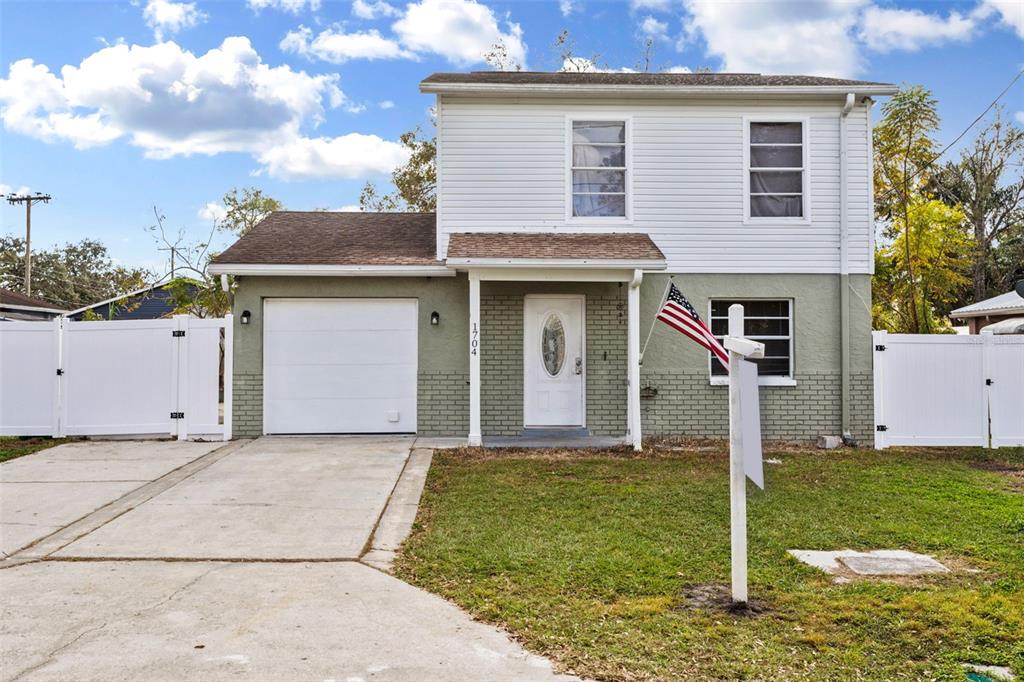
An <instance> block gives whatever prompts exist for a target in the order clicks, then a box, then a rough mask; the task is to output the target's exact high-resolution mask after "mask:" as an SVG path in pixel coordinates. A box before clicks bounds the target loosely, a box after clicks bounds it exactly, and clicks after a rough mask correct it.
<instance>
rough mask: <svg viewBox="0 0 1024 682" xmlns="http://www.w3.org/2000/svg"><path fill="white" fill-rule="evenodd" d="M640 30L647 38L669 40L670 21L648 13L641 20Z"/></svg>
mask: <svg viewBox="0 0 1024 682" xmlns="http://www.w3.org/2000/svg"><path fill="white" fill-rule="evenodd" d="M640 32H641V33H642V34H643V35H644V36H645V37H647V38H653V39H654V40H668V23H667V22H664V21H659V20H657V19H655V18H654V17H652V16H651V15H649V14H648V15H647V16H646V17H644V18H643V21H641V22H640Z"/></svg>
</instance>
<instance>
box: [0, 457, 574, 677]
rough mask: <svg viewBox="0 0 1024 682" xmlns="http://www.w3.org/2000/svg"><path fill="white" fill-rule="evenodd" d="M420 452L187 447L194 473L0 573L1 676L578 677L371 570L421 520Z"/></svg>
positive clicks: (144, 489) (27, 553)
mask: <svg viewBox="0 0 1024 682" xmlns="http://www.w3.org/2000/svg"><path fill="white" fill-rule="evenodd" d="M414 443H415V439H413V438H263V439H259V440H257V441H253V442H250V443H246V444H239V443H234V444H230V445H227V446H224V447H222V448H220V449H213V450H206V451H205V453H204V454H199V455H198V456H196V452H199V451H200V450H201V449H202V448H205V447H206V446H202V448H200V447H196V448H195V449H194V450H195V451H192V450H189V451H187V452H186V450H185V449H182V450H181V451H180V457H181V458H182V459H183V460H185V459H186V458H187V457H192V459H191V460H186V463H185V464H184V465H182V466H180V467H179V468H177V469H174V470H172V471H170V472H169V473H166V474H164V475H163V476H162V477H160V478H157V479H156V480H152V481H150V482H146V483H144V484H143V485H141V487H139V481H133V483H132V485H134V486H135V489H133V490H131V491H130V492H128V493H127V494H123V495H122V496H121V497H119V498H118V499H116V500H115V501H113V502H112V503H110V504H107V505H106V506H102V507H101V508H99V509H98V510H97V511H95V512H93V513H92V514H88V515H86V516H85V517H84V518H81V519H78V520H76V521H74V523H72V524H71V525H68V526H65V527H63V528H58V530H57V531H56V532H55V533H53V534H52V535H49V536H48V537H45V538H42V539H40V540H39V541H38V542H36V543H35V544H34V545H33V546H32V547H30V548H29V549H28V550H23V551H19V552H16V553H14V555H13V556H12V557H11V558H9V559H7V560H5V561H3V562H0V581H2V583H3V590H0V679H3V680H51V679H53V680H56V679H69V678H73V679H79V680H136V679H175V680H181V679H185V680H222V679H224V680H226V679H238V678H239V677H243V678H249V679H289V680H306V679H309V680H324V679H337V680H351V681H353V682H363V681H368V680H400V681H405V680H408V681H410V682H412V681H414V680H415V681H420V680H423V681H427V680H545V681H547V680H561V679H575V678H567V677H564V676H559V675H556V674H555V673H553V672H552V669H551V666H550V663H549V662H548V661H547V660H545V659H543V658H541V657H538V656H535V655H532V654H529V653H527V652H526V651H524V650H523V649H522V648H521V647H520V646H519V645H518V644H516V643H515V642H513V641H512V640H510V639H509V638H508V636H507V635H505V634H504V633H503V632H501V631H499V630H497V629H496V628H493V627H491V626H489V625H485V624H482V623H478V622H475V621H473V620H472V619H471V618H470V617H469V616H468V615H467V614H466V613H464V612H463V611H461V610H460V609H458V608H456V607H455V606H453V605H452V604H450V603H448V602H446V601H444V600H443V599H441V598H439V597H436V596H434V595H431V594H429V593H427V592H424V591H422V590H419V589H417V588H414V587H412V586H410V585H407V584H405V583H403V582H402V581H400V580H397V579H396V578H393V577H392V576H390V575H388V574H387V573H385V572H382V571H380V570H377V569H376V568H372V567H371V566H370V565H368V563H369V564H372V565H373V566H386V565H387V562H386V561H381V557H382V556H384V557H386V556H387V555H388V554H389V552H390V551H391V550H393V549H395V548H397V547H398V545H399V544H400V542H401V539H402V538H403V537H404V534H405V532H407V530H408V527H409V525H410V524H411V521H412V517H413V514H414V511H415V505H416V502H417V500H418V497H419V491H420V490H421V488H422V484H423V478H424V477H425V475H426V470H427V468H428V467H429V459H430V451H429V450H428V449H416V450H413V447H414ZM74 445H75V446H82V447H81V450H82V455H81V456H82V457H84V456H85V452H86V451H87V450H89V449H90V448H94V447H96V445H95V444H92V443H88V444H74ZM136 445H139V444H136ZM187 445H189V444H155V443H150V444H143V445H139V447H152V448H154V450H153V452H157V451H159V450H160V448H164V447H166V448H168V450H169V451H170V452H174V451H175V450H176V448H175V447H172V446H178V447H185V446H187ZM195 445H198V444H195ZM85 446H87V447H85ZM64 447H68V446H64ZM211 447H214V448H216V445H214V446H211ZM411 452H412V453H413V454H412V457H411V458H410V453H411ZM44 454H45V453H40V454H37V455H29V456H28V457H26V458H23V459H22V460H16V461H23V460H30V458H33V457H42V456H43V455H44ZM165 454H166V453H165ZM63 456H64V457H68V458H70V459H74V457H73V456H71V455H63ZM50 457H51V458H52V457H53V451H51V454H50ZM104 461H105V460H104ZM168 461H169V459H168ZM32 466H42V464H41V462H40V464H38V465H34V464H33V463H32V462H31V461H29V462H28V463H27V464H22V465H21V466H20V467H19V468H20V469H23V470H25V471H28V470H30V469H31V468H32ZM102 466H106V465H102ZM102 466H98V467H97V468H98V469H101V468H102ZM140 466H141V465H140ZM153 466H154V468H153V470H152V472H151V474H152V475H154V476H157V475H159V474H160V471H162V470H163V469H161V468H160V467H156V466H155V465H153ZM85 469H86V470H88V471H89V473H88V474H87V475H89V476H95V475H96V474H95V472H92V471H91V469H90V467H85ZM55 470H56V469H55ZM3 473H4V474H5V475H6V473H7V469H6V468H5V469H4V470H3ZM11 485H18V484H16V483H15V484H11ZM0 486H2V487H0V492H2V494H3V495H4V496H5V497H6V494H7V490H8V486H9V484H8V483H7V480H6V479H5V480H4V481H3V483H2V484H0ZM120 490H121V489H120V488H119V489H118V491H120ZM67 494H68V495H69V496H71V497H73V496H74V489H69V490H68V491H67ZM42 497H43V498H45V497H46V495H43V496H42ZM93 504H95V502H94V503H93ZM31 506H32V505H31V504H28V502H27V501H26V502H25V503H24V504H21V505H19V509H20V511H19V513H20V514H25V513H30V512H29V511H26V510H28V509H29V507H31ZM59 506H60V505H59V503H54V502H53V501H52V500H48V499H40V500H39V501H38V507H39V508H40V509H45V508H48V507H59ZM73 516H74V515H71V514H69V515H68V516H67V517H64V518H68V519H70V518H72V517H73ZM48 518H53V519H54V521H55V523H56V524H59V523H60V521H59V520H57V519H56V517H48ZM74 518H76V519H77V518H78V517H74ZM6 520H7V519H6V516H5V518H4V521H6ZM378 520H379V521H378ZM52 527H53V526H47V528H52ZM371 547H372V548H373V549H372V551H369V553H368V550H370V548H371ZM19 562H26V563H19ZM364 562H367V563H364Z"/></svg>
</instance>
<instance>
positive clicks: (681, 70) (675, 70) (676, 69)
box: [663, 66, 693, 73]
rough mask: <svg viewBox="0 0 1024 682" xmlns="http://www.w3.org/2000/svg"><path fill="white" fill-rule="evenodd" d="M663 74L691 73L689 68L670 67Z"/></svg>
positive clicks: (691, 70)
mask: <svg viewBox="0 0 1024 682" xmlns="http://www.w3.org/2000/svg"><path fill="white" fill-rule="evenodd" d="M663 73H693V69H691V68H690V67H689V66H670V67H668V68H667V69H665V70H664V72H663Z"/></svg>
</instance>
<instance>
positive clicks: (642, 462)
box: [396, 447, 1024, 680]
mask: <svg viewBox="0 0 1024 682" xmlns="http://www.w3.org/2000/svg"><path fill="white" fill-rule="evenodd" d="M766 456H769V457H777V458H780V459H781V460H782V464H779V465H765V466H766V478H767V492H764V493H762V492H760V491H758V490H757V489H756V488H754V487H753V486H751V488H750V495H749V498H748V499H749V502H748V504H749V519H750V520H749V544H750V582H751V588H750V589H751V598H752V599H756V600H760V601H761V602H763V603H764V605H765V606H766V608H767V611H766V612H764V613H762V614H760V615H758V616H755V617H750V616H742V617H740V616H735V615H732V614H730V613H728V612H727V611H725V610H722V609H716V608H704V609H699V608H698V609H695V608H693V607H692V604H691V603H690V602H688V600H687V599H686V597H685V596H684V595H685V594H686V593H687V588H688V586H692V585H700V584H705V583H723V582H727V581H728V579H729V573H728V570H729V569H728V567H729V558H728V557H729V554H728V552H729V544H728V542H729V540H728V518H729V517H728V460H727V457H726V455H725V453H724V451H723V450H721V449H719V448H717V447H714V448H710V449H708V448H705V449H703V450H701V451H679V450H673V449H670V448H668V447H661V448H655V449H654V450H653V452H649V453H647V454H645V456H644V457H641V458H637V457H633V456H632V455H631V453H627V452H625V451H623V452H609V453H571V452H569V453H549V454H545V453H540V452H537V451H533V452H529V451H526V452H519V453H513V452H509V453H507V454H503V455H502V456H500V457H495V456H494V455H486V454H482V452H481V451H472V450H461V451H437V452H435V455H434V464H433V467H432V468H431V471H430V476H429V479H428V482H427V489H426V491H425V492H424V497H423V502H422V506H421V509H420V514H419V517H418V520H417V526H416V528H415V530H414V533H413V535H412V537H411V538H410V540H409V541H408V542H407V543H406V546H405V548H404V550H403V553H402V555H401V556H400V558H399V561H398V563H397V567H396V569H397V572H398V574H399V575H400V576H401V577H402V578H404V579H406V580H408V581H410V582H412V583H414V584H416V585H420V586H422V587H424V588H426V589H428V590H431V591H433V592H436V593H437V594H440V595H443V596H445V597H447V598H449V599H451V600H452V601H454V602H456V603H458V604H459V605H461V606H462V607H464V608H466V609H468V610H469V611H470V612H472V613H473V614H474V615H475V616H476V617H478V618H480V619H482V620H485V621H488V622H493V623H499V624H502V625H503V626H504V627H506V628H507V629H508V630H509V631H510V632H511V633H513V635H514V636H515V637H516V638H518V639H519V640H520V641H521V642H523V644H524V645H525V646H526V647H527V648H528V649H530V650H532V651H534V652H537V653H542V654H545V655H548V656H550V657H552V658H553V659H554V660H555V661H556V662H557V664H558V666H559V667H560V668H561V669H563V670H568V671H573V672H576V673H577V674H580V675H584V676H589V677H593V678H596V679H599V680H647V679H664V680H676V679H709V678H711V679H780V678H781V679H809V680H847V679H873V680H891V679H914V680H917V679H950V680H963V679H965V675H964V672H963V671H962V669H961V668H960V666H959V663H960V662H961V661H972V662H977V663H989V664H1000V665H1009V666H1011V667H1012V668H1013V669H1014V670H1015V672H1016V673H1017V675H1018V677H1020V676H1022V675H1024V471H1022V470H1024V449H1021V448H1017V449H1010V450H1007V449H1003V450H998V451H994V452H989V451H983V450H939V451H935V450H931V451H923V450H921V451H910V450H904V451H896V450H888V451H883V452H875V451H865V450H855V451H843V452H840V453H835V452H830V453H824V452H818V451H804V452H799V451H782V452H777V453H769V454H767V455H766ZM788 548H804V549H842V548H852V549H877V548H905V549H911V550H917V551H921V552H926V553H929V554H933V555H935V556H936V557H937V558H939V560H941V561H944V562H947V564H948V565H950V566H954V567H956V568H957V570H956V571H954V572H953V573H951V574H948V575H943V576H938V577H927V578H917V579H913V580H910V579H903V580H875V581H867V580H855V581H852V582H849V583H844V584H837V583H835V582H833V579H832V578H831V577H830V576H826V575H824V574H822V573H819V572H817V571H816V570H814V569H811V568H808V567H805V566H803V565H801V564H799V563H797V562H796V561H794V560H792V559H790V558H788V557H787V555H786V552H785V550H786V549H788Z"/></svg>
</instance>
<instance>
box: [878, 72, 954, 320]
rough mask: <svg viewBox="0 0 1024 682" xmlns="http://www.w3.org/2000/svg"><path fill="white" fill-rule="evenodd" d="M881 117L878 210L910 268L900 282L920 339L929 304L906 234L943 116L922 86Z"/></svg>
mask: <svg viewBox="0 0 1024 682" xmlns="http://www.w3.org/2000/svg"><path fill="white" fill-rule="evenodd" d="M882 114H883V117H882V120H881V121H880V122H879V124H878V125H877V126H876V127H875V130H874V149H875V178H874V180H875V208H876V210H877V211H878V214H879V217H882V218H883V220H884V221H885V223H886V226H885V229H884V234H885V236H886V237H888V238H889V239H890V240H894V241H898V242H899V243H900V245H901V246H902V248H903V249H904V253H903V254H902V256H901V258H900V260H899V266H900V267H902V268H906V272H905V273H903V275H902V277H901V279H902V281H903V282H904V284H905V285H906V293H907V296H908V298H909V300H908V312H909V314H910V321H911V324H910V326H909V329H908V330H907V331H910V332H912V333H921V331H922V330H923V329H924V328H925V320H924V319H922V317H921V312H922V310H925V309H927V308H928V304H927V303H926V302H925V303H922V302H921V300H920V297H921V291H919V277H918V276H917V275H916V274H915V272H914V267H915V265H916V264H917V263H919V262H920V259H919V258H918V256H917V255H916V254H915V253H914V252H913V250H914V248H915V246H916V245H918V244H919V243H920V240H918V239H915V238H913V237H912V236H911V235H910V234H907V232H908V231H910V230H912V229H914V226H915V224H917V221H914V220H911V217H910V207H911V206H912V205H914V204H920V202H921V201H922V199H923V198H924V188H925V186H926V184H927V181H928V174H927V172H928V168H929V167H930V166H931V164H932V163H933V162H934V161H935V159H936V157H937V155H938V152H937V151H936V143H935V140H934V139H933V137H932V136H933V135H934V134H935V132H936V131H937V130H938V127H939V114H938V111H937V109H936V101H935V98H934V97H932V93H931V91H930V90H928V89H927V88H925V87H923V86H920V85H914V86H910V87H904V88H901V89H900V91H899V92H897V93H896V94H895V95H893V96H892V98H891V99H890V100H889V101H888V102H886V103H885V105H883V107H882Z"/></svg>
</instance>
